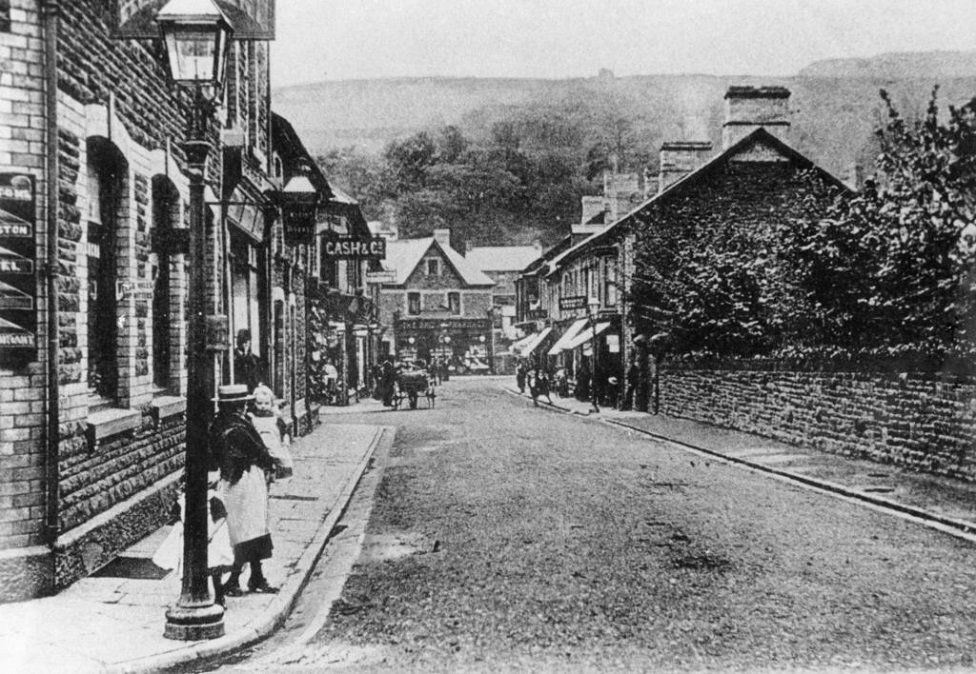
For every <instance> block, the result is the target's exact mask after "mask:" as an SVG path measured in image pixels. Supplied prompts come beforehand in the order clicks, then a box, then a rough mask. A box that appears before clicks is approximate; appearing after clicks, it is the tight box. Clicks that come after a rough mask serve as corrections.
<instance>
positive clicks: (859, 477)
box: [504, 377, 976, 542]
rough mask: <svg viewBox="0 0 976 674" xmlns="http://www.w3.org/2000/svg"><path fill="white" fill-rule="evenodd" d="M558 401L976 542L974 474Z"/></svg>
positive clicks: (562, 407)
mask: <svg viewBox="0 0 976 674" xmlns="http://www.w3.org/2000/svg"><path fill="white" fill-rule="evenodd" d="M512 379H514V377H513V378H512ZM512 379H510V380H509V381H508V382H506V383H505V384H504V389H505V390H506V391H508V392H509V393H512V394H514V395H521V396H522V397H524V398H525V399H527V400H530V399H531V398H530V397H529V396H528V394H519V392H518V389H517V388H515V386H514V385H513V382H512ZM552 401H553V403H554V405H552V406H551V407H550V406H549V405H548V404H546V403H545V401H542V402H541V403H540V404H541V406H543V407H545V408H547V409H555V410H556V411H560V412H564V413H571V414H577V415H581V416H585V417H587V418H590V419H593V420H599V421H602V422H603V423H607V424H611V425H615V426H621V427H624V428H627V429H630V430H632V431H636V432H639V433H641V434H644V435H648V436H650V437H653V438H656V439H658V440H664V441H668V442H672V443H675V444H678V445H681V446H683V447H686V448H688V449H692V450H694V451H697V452H701V453H704V454H707V455H710V456H714V457H717V458H721V459H723V460H726V461H729V462H732V463H736V464H739V465H743V466H746V467H748V468H751V469H753V470H757V471H761V472H764V473H767V474H769V475H772V476H775V477H777V478H780V479H785V480H789V481H792V482H797V483H801V484H804V485H806V486H808V487H812V488H815V489H820V490H823V491H827V492H830V493H832V494H836V495H839V496H841V497H844V498H849V499H854V500H857V501H859V502H862V503H865V504H869V505H871V506H873V507H878V508H883V509H886V510H889V511H894V512H897V513H899V514H901V515H903V516H906V517H909V518H913V519H916V520H917V521H920V522H922V523H924V524H925V525H927V526H930V527H933V528H937V529H940V530H943V531H946V532H948V533H951V534H953V535H956V536H959V537H961V538H966V539H967V540H970V541H973V542H976V484H973V483H971V482H965V481H963V480H957V479H952V478H944V477H938V476H935V475H926V474H923V473H917V472H912V471H909V470H904V469H901V468H898V467H897V466H894V465H890V464H882V463H877V462H874V461H866V460H861V459H855V458H850V457H845V456H839V455H836V454H828V453H826V452H822V451H819V450H817V449H813V448H809V447H798V446H795V445H788V444H785V443H782V442H778V441H776V440H771V439H768V438H763V437H760V436H758V435H751V434H749V433H742V432H739V431H733V430H729V429H725V428H720V427H718V426H713V425H710V424H705V423H701V422H698V421H693V420H691V419H681V418H678V417H671V416H665V415H663V414H648V413H646V412H629V411H628V412H622V411H619V410H614V409H612V408H601V409H600V412H599V413H595V412H592V411H591V408H592V406H591V405H590V403H586V402H580V401H578V400H576V399H575V398H560V397H558V396H556V395H553V396H552Z"/></svg>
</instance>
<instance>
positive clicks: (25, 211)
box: [0, 173, 37, 349]
mask: <svg viewBox="0 0 976 674" xmlns="http://www.w3.org/2000/svg"><path fill="white" fill-rule="evenodd" d="M36 216H37V211H36V209H35V200H34V177H33V176H31V175H28V174H25V173H0V349H33V348H35V347H36V346H37V312H36V311H35V309H36V299H37V278H36V275H35V273H34V272H35V261H36V260H35V257H36V244H35V238H34V224H35V222H36Z"/></svg>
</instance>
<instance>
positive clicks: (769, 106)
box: [722, 86, 790, 150]
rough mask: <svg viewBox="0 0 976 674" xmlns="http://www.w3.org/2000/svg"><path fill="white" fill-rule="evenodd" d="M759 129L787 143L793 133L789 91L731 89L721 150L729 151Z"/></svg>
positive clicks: (740, 87)
mask: <svg viewBox="0 0 976 674" xmlns="http://www.w3.org/2000/svg"><path fill="white" fill-rule="evenodd" d="M760 127H762V128H764V129H766V130H767V131H768V132H769V133H771V134H772V135H774V136H776V137H777V138H779V139H780V140H784V141H785V140H786V136H787V134H788V133H789V130H790V90H789V89H787V88H786V87H752V86H731V87H729V90H728V91H727V92H726V93H725V124H723V125H722V149H723V150H727V149H729V148H730V147H731V146H733V145H735V144H736V143H737V142H739V141H740V140H742V139H743V138H745V137H746V136H748V135H749V134H750V133H752V132H753V131H755V130H756V129H758V128H760Z"/></svg>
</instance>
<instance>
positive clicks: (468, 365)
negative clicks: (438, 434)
mask: <svg viewBox="0 0 976 674" xmlns="http://www.w3.org/2000/svg"><path fill="white" fill-rule="evenodd" d="M450 237H451V231H450V230H449V229H435V230H434V233H433V236H430V237H425V238H421V239H398V240H390V241H388V243H387V248H386V260H385V261H384V262H383V272H380V273H378V274H374V275H373V277H372V278H373V279H375V282H373V283H372V286H373V296H374V297H375V298H376V302H377V306H378V308H379V321H380V323H381V324H382V325H384V326H391V327H392V329H391V330H390V331H389V332H387V333H384V336H383V341H382V343H381V345H380V349H381V351H385V352H386V353H389V354H392V355H394V356H395V357H396V358H397V359H399V360H414V359H423V360H424V361H428V362H429V361H430V359H431V358H433V357H448V358H450V359H451V360H452V361H454V362H455V364H456V367H457V368H458V369H460V370H465V369H472V370H475V371H487V370H489V369H490V367H491V356H492V353H493V343H492V342H493V337H492V330H491V320H492V289H493V288H494V286H495V282H494V281H493V280H492V279H491V278H489V277H488V276H487V275H486V274H484V273H483V272H482V271H480V270H479V269H477V268H476V267H475V266H474V265H472V264H471V262H470V261H468V260H467V259H465V257H464V256H463V255H461V254H460V253H458V252H457V251H456V250H454V249H453V248H452V247H451V245H450Z"/></svg>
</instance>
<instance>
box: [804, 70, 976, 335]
mask: <svg viewBox="0 0 976 674" xmlns="http://www.w3.org/2000/svg"><path fill="white" fill-rule="evenodd" d="M937 93H938V92H937V89H936V90H934V91H933V92H932V97H931V99H930V101H929V105H928V109H927V111H926V114H925V115H924V116H923V117H922V118H921V119H918V120H916V121H914V122H909V121H907V120H906V119H905V118H903V117H902V116H901V115H900V114H899V112H898V111H897V110H896V108H895V106H894V104H893V103H892V101H891V98H890V97H889V96H888V95H887V93H886V92H884V91H882V92H881V97H882V100H883V101H884V104H885V107H886V110H887V122H886V123H885V125H884V127H883V128H881V129H879V130H878V132H877V135H878V140H879V145H880V148H881V153H880V155H879V156H878V159H877V167H876V168H877V174H876V176H875V179H874V180H872V181H871V182H870V183H869V184H868V185H867V186H866V188H865V189H864V190H863V192H862V193H861V194H859V195H857V196H856V197H855V198H853V199H848V200H842V201H838V202H837V203H836V204H834V205H833V207H832V209H831V212H830V213H829V214H828V217H827V218H825V219H823V220H821V221H818V222H814V223H809V224H808V226H807V227H806V228H805V229H803V230H802V231H801V232H800V236H799V237H798V239H797V240H796V241H794V246H795V247H794V249H793V250H792V251H791V257H792V259H794V260H795V261H797V262H798V263H799V265H800V268H801V270H802V273H801V276H802V279H801V288H802V290H803V291H804V292H805V294H806V297H807V298H808V299H809V301H810V305H809V310H810V313H809V317H810V319H811V320H810V322H811V324H812V325H813V326H815V327H816V332H817V334H818V335H819V337H820V339H821V340H822V341H823V343H824V344H826V345H829V346H836V347H839V348H844V349H854V350H866V351H874V352H877V353H881V354H897V353H901V352H907V351H915V352H924V353H929V354H940V353H944V352H945V351H947V350H954V349H963V350H971V349H972V348H973V346H974V340H976V333H974V331H973V328H974V326H973V323H972V322H973V317H974V313H973V312H974V309H976V296H974V290H976V288H974V286H973V283H972V270H973V261H974V257H973V251H972V250H971V249H970V248H969V247H968V246H967V245H966V243H965V242H964V241H963V240H962V234H963V231H964V229H965V228H966V226H967V225H969V224H970V223H972V222H973V220H974V215H976V212H974V205H976V99H973V100H972V101H970V102H969V103H967V104H966V105H964V106H962V107H959V108H956V107H952V106H950V107H949V109H948V116H947V117H946V116H945V115H943V114H942V113H940V110H939V106H938V99H937ZM943 120H944V121H943Z"/></svg>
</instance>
